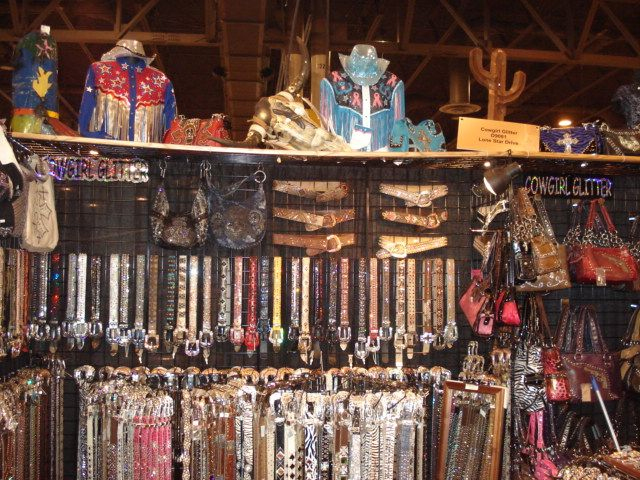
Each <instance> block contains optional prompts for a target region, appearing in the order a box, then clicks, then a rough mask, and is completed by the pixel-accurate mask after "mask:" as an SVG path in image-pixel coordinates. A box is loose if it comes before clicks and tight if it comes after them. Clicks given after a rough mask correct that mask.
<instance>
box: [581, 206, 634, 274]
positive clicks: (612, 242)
mask: <svg viewBox="0 0 640 480" xmlns="http://www.w3.org/2000/svg"><path fill="white" fill-rule="evenodd" d="M598 207H599V208H600V213H601V220H600V218H598V220H599V221H598V224H599V225H603V224H602V220H603V221H604V226H605V227H606V230H605V231H597V228H596V218H597V217H598ZM577 208H578V212H579V213H578V216H579V214H580V211H581V208H582V205H581V204H579V205H578V207H577ZM572 228H575V225H574V226H573V227H572ZM578 229H579V227H578ZM576 231H578V230H576ZM584 232H585V233H584V235H582V238H573V239H572V240H573V243H572V245H571V246H570V253H569V264H570V265H571V270H572V273H573V276H574V278H575V281H576V282H578V283H586V284H596V285H599V286H604V285H606V284H620V283H630V282H633V281H634V280H636V279H637V278H638V267H637V265H636V262H635V260H634V258H633V256H632V255H631V252H630V251H629V248H627V246H626V245H624V243H623V242H622V240H621V239H620V237H619V236H618V232H617V230H616V227H615V225H614V224H613V221H612V220H611V217H610V216H609V212H608V211H607V208H606V207H605V206H604V200H603V199H597V200H591V202H590V206H589V215H588V218H587V223H586V225H585V229H584Z"/></svg>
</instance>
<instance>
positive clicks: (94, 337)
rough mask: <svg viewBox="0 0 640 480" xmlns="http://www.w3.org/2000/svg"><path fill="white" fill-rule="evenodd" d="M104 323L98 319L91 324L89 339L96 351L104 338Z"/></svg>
mask: <svg viewBox="0 0 640 480" xmlns="http://www.w3.org/2000/svg"><path fill="white" fill-rule="evenodd" d="M102 334H103V332H102V323H101V322H100V321H98V320H96V319H93V320H91V321H90V322H89V338H90V339H91V346H92V347H93V348H94V349H95V348H98V346H99V345H100V338H102Z"/></svg>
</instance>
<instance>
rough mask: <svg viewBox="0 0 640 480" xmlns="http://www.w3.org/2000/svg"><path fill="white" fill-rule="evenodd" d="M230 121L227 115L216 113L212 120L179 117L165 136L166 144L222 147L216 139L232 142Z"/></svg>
mask: <svg viewBox="0 0 640 480" xmlns="http://www.w3.org/2000/svg"><path fill="white" fill-rule="evenodd" d="M229 130H230V128H229V121H228V119H227V117H226V116H225V115H222V114H219V113H214V114H213V115H211V118H207V119H205V120H202V119H200V118H185V117H184V116H183V115H178V116H177V117H176V118H175V119H174V120H173V121H172V122H171V125H170V126H169V129H168V130H167V131H166V132H165V134H164V139H163V141H164V143H175V144H178V145H198V146H207V147H221V146H222V145H221V144H220V143H218V142H216V141H215V140H214V138H222V139H224V140H230V139H231V137H230V135H229Z"/></svg>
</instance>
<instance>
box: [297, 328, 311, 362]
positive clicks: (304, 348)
mask: <svg viewBox="0 0 640 480" xmlns="http://www.w3.org/2000/svg"><path fill="white" fill-rule="evenodd" d="M310 350H311V335H309V334H308V333H302V334H300V337H299V338H298V351H299V352H300V358H302V360H303V361H304V362H305V363H309V351H310Z"/></svg>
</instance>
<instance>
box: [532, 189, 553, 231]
mask: <svg viewBox="0 0 640 480" xmlns="http://www.w3.org/2000/svg"><path fill="white" fill-rule="evenodd" d="M533 206H534V208H535V210H536V214H537V215H538V221H539V222H540V224H541V225H542V229H543V230H544V233H545V234H546V236H547V237H549V239H550V240H553V241H555V239H556V235H555V233H554V231H553V226H552V225H551V220H550V219H549V214H548V213H547V209H546V207H545V206H544V202H543V201H542V197H541V196H540V195H539V194H536V195H535V196H534V197H533Z"/></svg>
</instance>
